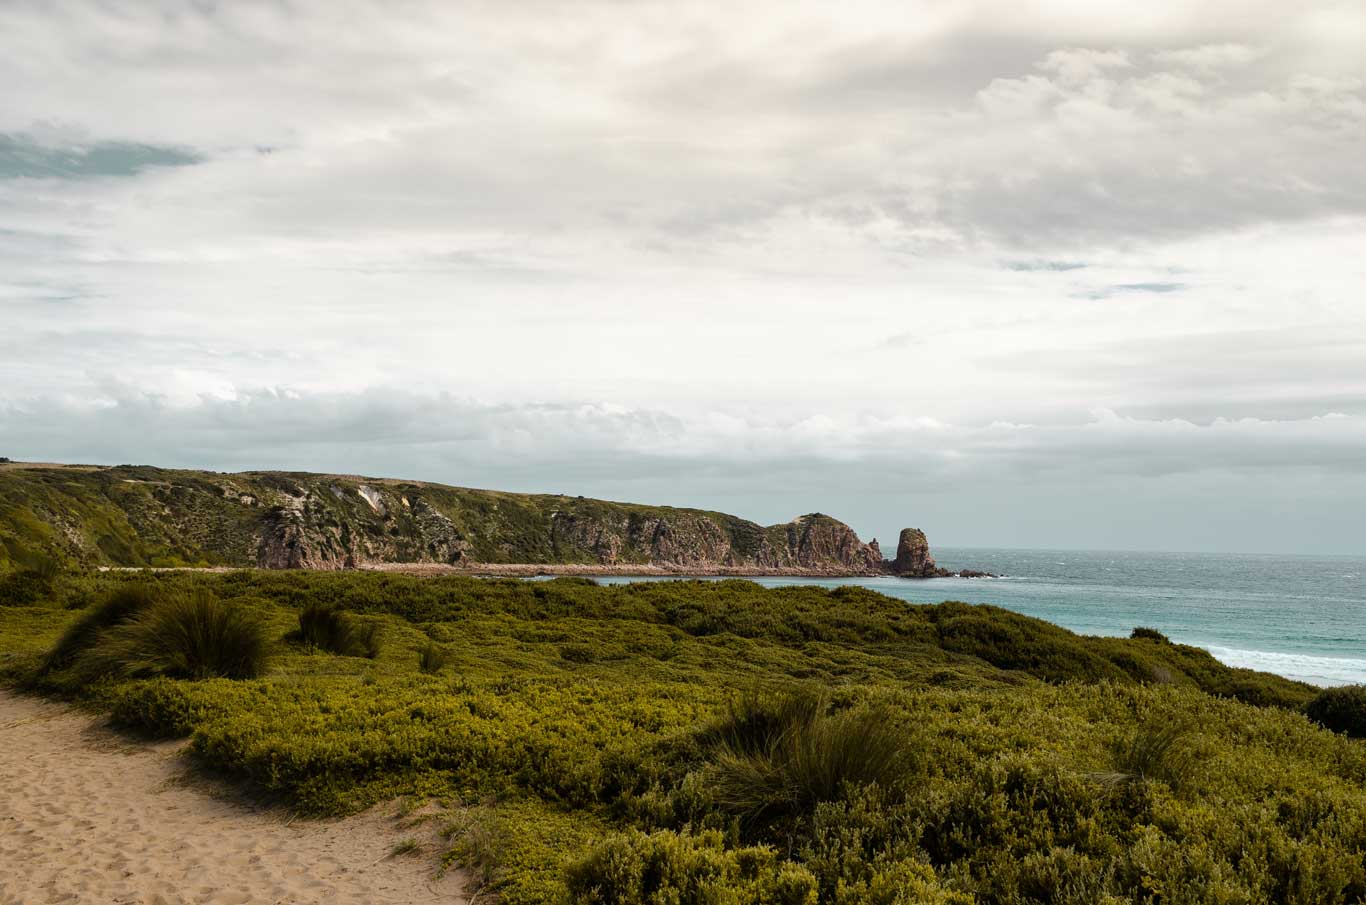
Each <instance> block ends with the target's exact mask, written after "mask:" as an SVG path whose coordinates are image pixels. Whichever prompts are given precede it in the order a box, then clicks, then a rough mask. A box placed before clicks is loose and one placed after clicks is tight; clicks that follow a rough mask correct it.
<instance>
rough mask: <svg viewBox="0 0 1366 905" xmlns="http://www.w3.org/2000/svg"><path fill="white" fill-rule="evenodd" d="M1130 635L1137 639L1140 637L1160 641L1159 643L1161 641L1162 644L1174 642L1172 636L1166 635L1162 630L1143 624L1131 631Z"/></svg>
mask: <svg viewBox="0 0 1366 905" xmlns="http://www.w3.org/2000/svg"><path fill="white" fill-rule="evenodd" d="M1129 637H1130V638H1132V639H1133V640H1135V641H1137V640H1139V639H1145V640H1148V641H1157V642H1159V643H1161V644H1171V643H1172V642H1171V639H1170V638H1168V637H1167V636H1166V635H1164V634H1162V633H1161V632H1159V631H1158V630H1157V629H1155V628H1147V627H1145V626H1142V625H1140V626H1138V627H1137V628H1135V629H1134V630H1133V631H1132V632H1130V633H1129Z"/></svg>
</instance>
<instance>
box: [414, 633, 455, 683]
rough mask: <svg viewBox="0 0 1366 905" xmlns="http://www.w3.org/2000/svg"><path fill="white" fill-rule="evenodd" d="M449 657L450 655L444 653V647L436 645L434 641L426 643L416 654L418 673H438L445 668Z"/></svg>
mask: <svg viewBox="0 0 1366 905" xmlns="http://www.w3.org/2000/svg"><path fill="white" fill-rule="evenodd" d="M449 657H450V655H449V654H448V653H447V652H446V649H445V648H444V647H442V646H441V645H439V644H437V643H436V642H435V641H428V642H427V643H426V644H424V645H422V647H421V648H419V649H418V652H417V669H418V672H421V673H425V674H427V675H434V674H436V673H439V672H441V670H442V669H443V668H444V667H445V666H446V660H447V659H449Z"/></svg>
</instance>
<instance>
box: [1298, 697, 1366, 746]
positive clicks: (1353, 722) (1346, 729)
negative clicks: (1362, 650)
mask: <svg viewBox="0 0 1366 905" xmlns="http://www.w3.org/2000/svg"><path fill="white" fill-rule="evenodd" d="M1304 712H1305V714H1306V715H1308V717H1309V718H1310V719H1311V720H1313V721H1314V722H1316V723H1318V724H1319V725H1320V726H1322V727H1324V728H1325V729H1331V730H1332V731H1334V732H1341V733H1342V734H1344V735H1349V736H1351V737H1352V738H1366V685H1343V686H1341V687H1339V688H1327V689H1324V690H1323V691H1322V692H1320V693H1319V695H1318V697H1316V698H1314V700H1312V701H1310V702H1309V703H1308V704H1307V705H1306V706H1305V708H1304Z"/></svg>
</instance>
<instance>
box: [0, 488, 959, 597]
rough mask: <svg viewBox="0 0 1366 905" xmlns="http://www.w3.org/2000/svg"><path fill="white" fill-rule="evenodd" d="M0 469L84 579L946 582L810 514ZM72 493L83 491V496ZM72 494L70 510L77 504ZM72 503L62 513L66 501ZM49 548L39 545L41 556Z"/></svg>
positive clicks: (913, 555) (910, 543)
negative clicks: (805, 578)
mask: <svg viewBox="0 0 1366 905" xmlns="http://www.w3.org/2000/svg"><path fill="white" fill-rule="evenodd" d="M60 476H61V480H60V481H56V480H52V476H51V475H49V474H47V473H46V472H43V471H41V470H14V469H8V470H0V491H4V492H3V493H0V496H6V498H7V499H12V500H14V501H15V505H16V506H18V507H19V510H18V511H21V512H22V513H24V514H25V517H26V518H27V519H28V520H29V521H28V522H23V523H22V524H28V523H29V522H32V523H41V524H43V525H46V526H47V527H46V529H45V530H44V531H40V532H35V533H34V540H33V543H34V544H36V545H40V546H41V545H43V544H46V545H47V547H52V548H57V552H58V553H60V555H61V556H63V557H66V558H70V559H72V560H75V561H79V562H83V563H89V564H91V565H114V566H135V567H136V566H144V565H149V564H157V563H161V562H169V563H172V564H180V563H185V564H208V565H226V566H250V565H255V566H259V567H262V568H268V569H291V568H311V569H345V568H353V567H355V568H359V567H365V566H380V565H395V564H413V565H440V566H451V565H457V566H460V567H462V568H463V567H469V568H471V569H476V570H477V569H478V567H479V566H481V565H513V564H526V565H546V566H565V567H570V568H577V567H583V568H591V567H593V566H611V567H613V568H614V569H616V570H621V569H630V568H633V567H636V566H640V567H642V568H647V569H656V570H660V571H663V572H666V573H675V574H677V573H695V574H731V575H760V574H804V575H828V576H832V577H838V576H849V575H886V574H893V575H902V576H905V577H908V578H910V577H916V578H920V577H928V576H931V575H941V574H947V573H945V572H943V571H942V570H940V569H938V567H937V566H936V564H935V562H934V558H933V557H932V556H931V555H930V552H929V544H928V542H927V541H926V539H925V535H924V534H923V533H922V532H920V531H916V530H914V529H908V530H907V531H903V532H902V534H901V539H900V543H899V545H898V548H897V556H896V558H895V559H894V560H892V561H890V562H888V561H886V560H884V559H883V556H882V551H881V549H880V548H879V546H878V544H877V542H876V541H872V542H869V543H866V544H865V543H864V542H863V541H862V540H860V539H859V536H858V535H857V534H856V533H855V532H854V530H853V529H852V528H850V527H849V526H848V525H846V524H844V523H843V522H840V521H839V520H837V519H834V518H831V517H830V516H828V515H822V514H820V513H810V514H808V515H803V516H800V517H799V518H796V519H793V520H792V521H791V522H787V523H785V524H780V525H769V526H763V525H759V524H756V523H755V522H751V521H748V520H746V519H741V518H737V517H736V516H732V515H727V514H725V513H721V512H710V511H704V510H699V509H680V508H672V507H666V506H648V505H634V504H626V503H614V502H608V501H605V500H592V499H586V498H584V497H570V496H566V495H562V494H554V495H552V494H517V493H503V492H500V491H491V490H477V489H473V488H465V487H451V486H445V485H440V484H430V483H422V482H413V481H401V480H393V479H380V478H362V477H359V476H356V475H335V474H333V475H328V474H310V473H303V472H242V473H238V474H232V475H223V474H217V473H211V472H191V471H171V470H165V469H158V468H152V467H149V466H117V467H111V468H98V469H91V468H82V469H80V470H74V469H72V470H61V471H60ZM77 485H79V487H77ZM73 487H77V489H79V491H80V494H79V496H76V495H73V494H74V493H75V491H74V490H73V489H72V488H73ZM68 496H70V499H68ZM43 548H44V549H46V547H43Z"/></svg>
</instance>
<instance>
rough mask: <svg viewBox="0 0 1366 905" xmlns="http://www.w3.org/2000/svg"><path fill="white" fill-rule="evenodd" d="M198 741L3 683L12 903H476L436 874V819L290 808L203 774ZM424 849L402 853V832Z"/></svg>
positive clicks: (1, 861) (0, 775)
mask: <svg viewBox="0 0 1366 905" xmlns="http://www.w3.org/2000/svg"><path fill="white" fill-rule="evenodd" d="M183 746H184V743H183V742H179V743H174V742H173V743H155V744H148V743H142V742H139V741H136V740H132V739H129V738H128V737H126V736H122V735H118V734H115V733H113V732H111V731H109V730H108V729H105V728H104V727H103V723H102V721H101V720H99V719H97V718H93V717H90V716H88V715H85V714H82V713H80V712H78V711H74V710H72V709H70V708H67V707H64V706H62V705H58V704H53V703H48V702H44V701H41V700H38V699H34V698H27V697H20V696H16V695H13V694H10V693H8V692H4V691H0V782H3V786H0V903H3V905H49V903H61V902H80V903H86V902H89V903H100V905H152V903H164V905H180V903H212V905H230V903H253V905H255V903H262V905H304V903H327V905H351V903H356V905H361V903H365V905H390V903H394V905H397V903H404V905H408V903H417V902H441V903H443V905H444V903H464V902H467V901H468V898H467V897H466V896H465V895H464V893H463V890H464V888H465V879H466V878H465V877H464V876H463V875H462V874H460V872H459V871H454V870H453V871H450V872H449V873H447V874H446V875H445V876H444V877H441V878H437V877H436V866H437V857H436V852H437V849H436V847H435V842H434V831H435V823H436V821H429V822H428V823H425V824H422V825H420V826H418V827H416V828H411V827H410V828H405V827H403V826H401V825H400V824H399V821H398V819H397V817H396V809H397V808H396V805H394V804H390V805H388V806H382V807H377V808H374V809H372V810H370V811H367V812H366V813H364V814H360V815H357V816H355V817H348V818H346V819H343V820H329V821H309V820H293V821H291V820H290V817H289V815H288V814H287V813H285V812H283V811H281V810H280V809H276V808H265V807H259V806H254V805H252V804H249V803H243V802H241V801H238V800H234V799H233V798H232V797H231V795H230V794H225V793H224V792H223V791H221V790H220V791H218V792H216V791H215V787H214V784H212V783H209V782H206V781H203V780H200V779H197V778H195V777H194V775H193V774H192V773H190V772H189V771H188V770H187V765H186V763H185V761H184V759H183V758H182V757H181V750H182V749H183ZM409 838H414V839H417V840H418V841H419V842H420V843H423V848H422V850H421V851H419V852H417V853H413V854H409V855H397V856H390V853H391V852H392V850H393V849H394V846H395V845H397V844H398V843H399V842H400V841H401V840H405V839H409Z"/></svg>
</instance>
